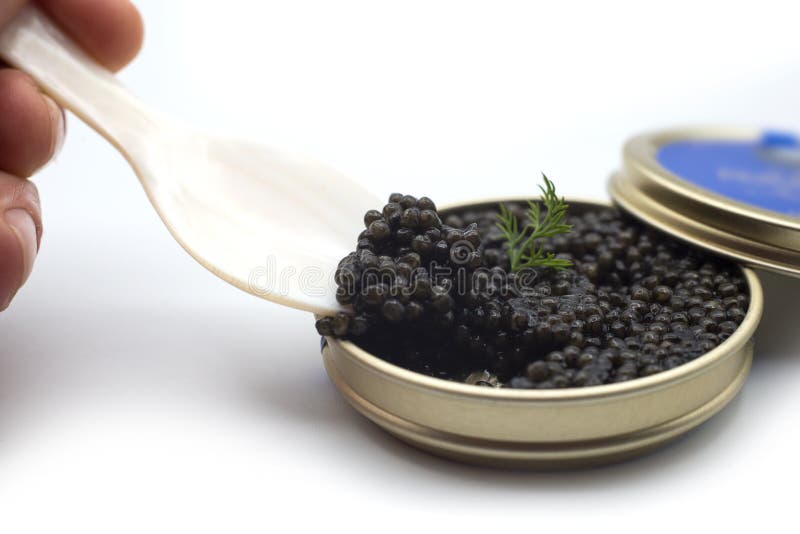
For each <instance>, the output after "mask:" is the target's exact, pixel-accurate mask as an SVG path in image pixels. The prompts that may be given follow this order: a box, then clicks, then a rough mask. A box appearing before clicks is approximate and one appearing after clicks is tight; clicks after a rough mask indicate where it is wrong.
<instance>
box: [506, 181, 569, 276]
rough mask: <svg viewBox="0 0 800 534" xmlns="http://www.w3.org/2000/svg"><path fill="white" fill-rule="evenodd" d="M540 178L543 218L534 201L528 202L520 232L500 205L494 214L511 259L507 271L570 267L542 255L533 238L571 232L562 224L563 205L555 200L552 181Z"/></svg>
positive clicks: (552, 256) (560, 199) (509, 213)
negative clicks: (526, 218) (525, 221)
mask: <svg viewBox="0 0 800 534" xmlns="http://www.w3.org/2000/svg"><path fill="white" fill-rule="evenodd" d="M542 178H544V186H541V185H540V186H539V189H541V191H542V199H541V200H542V203H543V204H544V215H543V214H542V209H541V208H540V206H539V203H538V202H533V201H531V200H529V201H528V211H527V216H528V221H527V223H526V224H525V226H524V227H523V228H522V229H521V230H520V228H519V221H518V220H517V217H516V215H514V214H513V213H511V211H509V210H508V208H506V207H505V206H504V205H502V204H501V205H500V213H499V214H498V215H497V227H498V228H500V230H501V231H502V232H503V235H504V236H505V238H506V241H507V242H508V255H509V258H510V260H511V271H513V272H516V271H519V270H520V269H524V268H526V267H551V268H553V269H557V270H560V269H566V268H568V267H572V262H571V261H569V260H565V259H562V258H556V256H555V254H553V253H552V252H547V253H545V251H544V248H543V247H542V245H541V244H537V243H536V240H537V239H542V238H545V237H552V236H555V235H559V234H564V233H567V232H569V231H570V230H572V225H570V224H564V222H563V221H564V215H565V214H566V212H567V207H568V206H567V204H566V203H565V202H564V198H563V197H562V198H558V196H557V195H556V188H555V186H554V185H553V182H551V181H550V180H548V179H547V176H545V175H544V174H542Z"/></svg>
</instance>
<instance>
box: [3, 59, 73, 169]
mask: <svg viewBox="0 0 800 534" xmlns="http://www.w3.org/2000/svg"><path fill="white" fill-rule="evenodd" d="M0 117H2V118H3V119H2V120H0V169H1V170H4V171H6V172H9V173H11V174H14V175H16V176H30V175H31V174H33V173H34V172H35V171H36V170H37V169H39V168H40V167H42V166H43V165H44V164H45V163H47V162H48V161H50V159H51V158H52V157H53V156H54V155H55V154H56V152H57V151H58V149H59V148H60V147H61V144H62V142H63V140H64V130H65V121H64V114H63V112H62V111H61V109H60V108H59V107H58V106H57V105H56V103H55V102H53V100H52V99H50V98H49V97H47V96H45V95H44V94H42V93H41V92H39V89H38V88H37V86H36V84H35V83H34V82H33V80H32V79H31V78H30V77H29V76H27V75H25V74H23V73H21V72H19V71H17V70H14V69H0Z"/></svg>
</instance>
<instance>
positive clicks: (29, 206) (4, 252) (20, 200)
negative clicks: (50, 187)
mask: <svg viewBox="0 0 800 534" xmlns="http://www.w3.org/2000/svg"><path fill="white" fill-rule="evenodd" d="M0 213H2V218H0V310H4V309H6V308H7V307H8V305H9V303H10V302H11V300H12V299H13V298H14V295H16V294H17V291H19V288H20V287H22V284H24V283H25V281H26V280H27V279H28V276H30V274H31V270H32V269H33V261H34V260H35V259H36V254H37V253H38V251H39V244H40V241H41V237H42V215H41V209H40V207H39V193H38V192H37V190H36V186H35V185H34V184H33V183H32V182H30V181H28V180H26V179H24V178H18V177H16V176H12V175H10V174H7V173H5V172H2V171H0Z"/></svg>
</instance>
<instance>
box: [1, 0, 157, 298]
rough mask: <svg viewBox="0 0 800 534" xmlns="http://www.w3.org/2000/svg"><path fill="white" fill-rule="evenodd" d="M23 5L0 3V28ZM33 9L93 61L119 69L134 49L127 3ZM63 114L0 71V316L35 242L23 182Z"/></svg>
mask: <svg viewBox="0 0 800 534" xmlns="http://www.w3.org/2000/svg"><path fill="white" fill-rule="evenodd" d="M23 4H25V0H0V26H2V25H4V24H5V23H6V22H8V21H9V20H11V19H12V18H13V17H14V14H15V13H16V11H17V10H18V9H19V8H20V7H21V6H22V5H23ZM39 5H40V6H41V8H42V9H44V10H45V11H47V12H48V13H49V15H50V16H51V17H52V18H53V20H54V21H56V22H57V23H58V24H60V25H61V27H62V28H63V29H64V30H65V31H66V33H68V34H69V35H70V36H72V38H73V39H75V41H76V42H77V43H79V44H80V45H81V46H83V47H84V49H85V50H86V51H87V52H88V53H89V54H90V55H91V56H93V57H94V58H95V59H96V60H97V61H98V62H100V63H101V64H103V65H105V66H106V67H107V68H109V69H112V70H119V69H121V68H122V67H124V66H125V65H126V64H127V63H128V62H129V61H131V60H132V59H133V58H134V57H135V56H136V54H137V53H138V51H139V48H140V47H141V44H142V35H143V26H142V20H141V17H140V16H139V12H138V11H137V10H136V8H135V7H134V6H133V4H131V3H130V1H129V0H39ZM64 133H65V121H64V112H63V110H62V109H61V108H60V107H59V106H58V105H57V104H56V103H55V102H54V101H53V100H52V99H50V97H48V96H46V95H45V94H43V93H41V92H40V91H39V88H38V87H37V86H36V83H35V82H34V81H33V80H32V79H31V78H30V77H29V76H27V75H25V74H23V73H22V72H20V71H18V70H15V69H12V68H8V67H6V66H5V65H0V214H2V217H0V311H1V310H4V309H6V308H7V307H8V305H9V304H10V302H11V300H12V299H13V298H14V295H16V293H17V291H18V290H19V288H20V287H21V286H22V284H24V283H25V281H26V280H27V279H28V276H29V275H30V273H31V269H32V268H33V262H34V259H35V258H36V254H37V253H38V251H39V244H40V242H41V238H42V217H41V209H40V205H39V194H38V192H37V190H36V186H35V185H34V184H33V182H31V181H29V180H28V177H29V176H31V175H32V174H33V173H35V172H36V171H37V170H38V169H40V168H41V167H43V166H44V165H45V164H46V163H47V162H48V161H50V160H51V159H52V158H53V156H55V154H56V153H57V152H58V150H59V148H60V147H61V144H62V142H63V139H64Z"/></svg>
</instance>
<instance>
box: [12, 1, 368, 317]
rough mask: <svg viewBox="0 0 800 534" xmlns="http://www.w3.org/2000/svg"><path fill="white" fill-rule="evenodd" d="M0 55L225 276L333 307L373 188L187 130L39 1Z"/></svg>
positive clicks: (319, 309) (302, 161)
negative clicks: (111, 157)
mask: <svg viewBox="0 0 800 534" xmlns="http://www.w3.org/2000/svg"><path fill="white" fill-rule="evenodd" d="M0 57H2V58H3V59H4V60H5V61H7V62H8V63H9V64H11V65H13V66H15V67H16V68H18V69H20V70H22V71H24V72H26V73H27V74H29V75H30V76H31V77H33V79H35V80H36V81H37V83H39V84H40V85H41V87H42V88H43V89H44V91H45V92H47V93H48V94H49V95H50V96H51V97H53V99H54V100H56V101H57V102H58V103H59V104H61V105H62V106H64V107H65V108H66V109H68V110H70V111H72V112H73V113H74V114H75V115H77V116H78V117H79V118H80V119H81V120H83V121H84V122H85V123H86V124H88V125H89V126H91V127H92V128H93V129H95V130H96V131H97V132H98V133H100V134H101V135H102V136H103V137H105V138H106V139H107V140H108V141H109V142H110V143H111V144H113V145H114V146H115V147H116V148H117V150H119V151H120V152H121V153H122V155H123V156H124V157H125V158H126V159H127V161H128V162H129V163H130V165H131V167H132V168H133V170H134V171H135V172H136V175H137V176H138V177H139V181H140V182H141V184H142V186H143V187H144V189H145V191H146V193H147V196H148V198H149V199H150V202H151V203H152V205H153V207H154V208H155V209H156V211H157V212H158V214H159V216H160V217H161V220H162V221H163V222H164V224H165V225H166V226H167V228H168V229H169V231H170V232H171V233H172V236H173V237H174V238H175V239H176V240H177V241H178V242H179V243H180V244H181V246H183V248H184V249H186V251H187V252H188V253H189V254H190V255H191V256H192V257H193V258H194V259H195V260H197V261H198V262H199V263H200V264H201V265H203V266H204V267H206V268H207V269H208V270H210V271H211V272H212V273H214V274H215V275H217V276H219V277H220V278H222V279H223V280H225V281H227V282H229V283H231V284H233V285H234V286H236V287H238V288H240V289H243V290H245V291H247V292H250V293H253V294H255V295H257V296H259V297H262V298H265V299H268V300H271V301H274V302H277V303H279V304H283V305H286V306H292V307H294V308H299V309H303V310H308V311H312V312H315V313H321V314H330V313H332V312H334V311H336V310H338V309H339V305H338V304H337V302H336V298H335V284H334V282H333V276H332V274H333V272H334V271H335V268H336V265H337V263H338V260H339V259H340V258H341V257H342V256H344V255H345V254H346V253H347V252H348V251H349V250H352V249H353V246H354V244H355V243H354V239H355V236H356V235H357V234H358V232H359V231H360V230H361V227H360V221H361V219H362V216H363V214H364V212H365V211H366V210H367V209H369V208H370V207H372V206H376V205H378V201H377V200H376V199H375V197H374V196H373V195H372V194H370V193H369V192H367V191H366V190H365V189H364V188H362V187H361V186H360V185H358V184H356V183H354V182H352V181H351V180H349V179H348V178H346V177H345V176H343V175H341V174H339V173H338V172H336V171H334V170H332V169H330V168H328V167H325V166H324V165H322V164H320V163H318V162H316V161H313V160H310V159H308V158H305V157H300V156H297V155H293V154H289V153H287V152H284V151H280V150H277V149H274V148H270V147H265V146H261V145H259V144H255V143H251V142H245V141H238V140H232V139H225V138H219V137H214V136H209V135H205V134H202V133H199V132H196V131H193V130H191V129H189V128H187V127H185V126H183V125H180V124H178V123H177V122H175V121H173V120H170V119H169V118H166V117H164V116H162V115H161V114H158V113H156V112H154V111H153V110H151V109H149V108H148V107H146V106H145V105H144V104H143V103H142V102H140V101H139V100H138V99H136V98H135V97H134V96H133V95H132V94H131V93H130V92H128V91H127V90H126V89H125V88H124V87H123V86H122V85H121V84H120V83H119V82H118V81H117V79H116V78H115V77H114V76H113V75H112V74H111V73H110V72H109V71H107V70H106V69H104V68H103V67H101V66H100V65H98V64H97V62H96V61H94V60H93V59H92V58H91V57H89V56H88V55H87V54H86V53H85V52H84V51H83V50H82V49H81V48H80V47H79V46H77V45H76V44H75V43H74V42H73V41H72V40H71V39H70V38H69V37H68V36H66V35H65V34H64V32H62V31H61V30H60V29H59V28H58V27H57V26H56V25H55V24H54V23H53V22H52V21H50V20H49V19H48V18H47V16H46V15H45V14H44V13H43V12H42V11H41V10H40V9H39V8H37V7H35V6H32V5H28V6H26V7H24V8H23V9H22V10H21V11H20V12H19V14H18V15H17V16H16V17H15V19H14V20H13V21H12V22H11V23H9V24H8V25H7V26H6V27H5V28H3V29H2V30H0Z"/></svg>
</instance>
